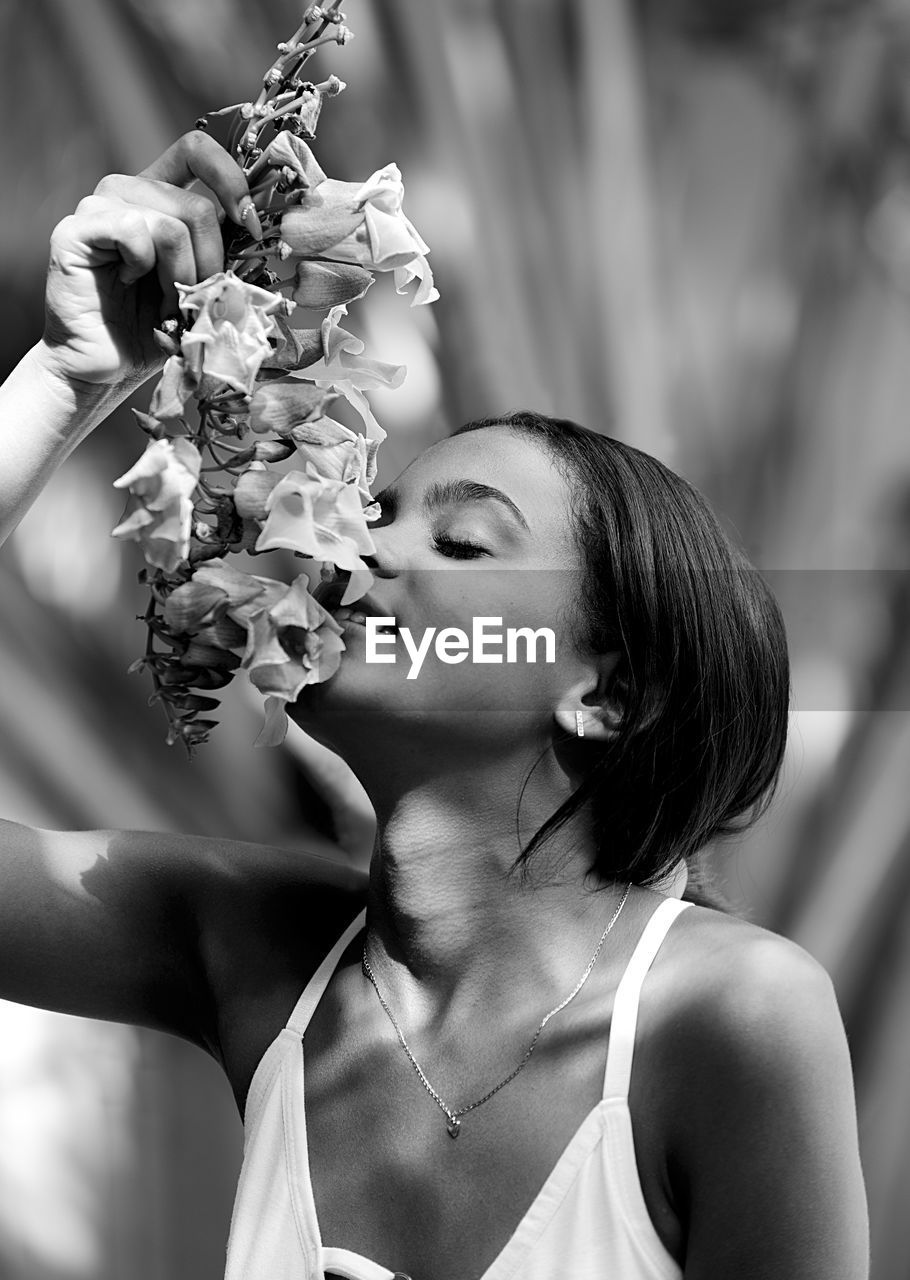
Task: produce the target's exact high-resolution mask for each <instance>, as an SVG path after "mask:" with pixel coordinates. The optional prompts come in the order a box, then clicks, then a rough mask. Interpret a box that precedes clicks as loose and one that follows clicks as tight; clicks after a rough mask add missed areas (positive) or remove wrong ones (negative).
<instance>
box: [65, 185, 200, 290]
mask: <svg viewBox="0 0 910 1280" xmlns="http://www.w3.org/2000/svg"><path fill="white" fill-rule="evenodd" d="M76 216H77V217H80V216H83V217H85V218H87V219H89V220H90V222H89V223H87V224H86V225H90V226H91V227H92V229H93V230H94V231H95V232H96V233H99V234H101V235H102V236H106V238H107V240H109V241H112V242H117V240H118V237H121V236H125V237H126V241H125V243H126V244H128V245H129V246H130V247H132V246H133V245H134V244H135V243H137V242H138V239H139V237H140V235H141V233H140V231H139V227H140V226H142V227H144V229H145V236H147V238H148V239H147V241H143V243H144V244H147V243H149V242H150V243H151V246H152V256H151V261H150V260H149V255H148V252H147V250H146V251H144V252H143V254H142V257H141V260H139V261H138V262H136V263H135V264H134V262H133V261H130V260H128V259H127V258H126V257H125V256H124V255H121V256H124V266H123V267H122V268H121V270H120V273H119V274H120V279H121V281H122V282H123V283H124V284H132V283H133V282H134V281H135V280H138V279H139V276H140V275H145V274H147V273H148V272H149V271H151V270H153V269H154V271H155V273H156V275H157V277H158V283H159V284H160V286H161V291H162V294H163V295H164V297H163V302H162V315H173V314H174V313H175V312H176V311H177V309H178V303H179V299H178V296H177V287H176V286H177V283H178V282H179V283H180V284H196V282H197V280H198V276H197V275H196V258H195V254H194V252H193V241H192V238H191V236H190V232H189V228H188V227H187V225H186V223H184V222H181V220H180V219H179V218H172V217H171V216H170V215H169V214H166V213H159V212H158V211H157V210H156V209H147V208H141V207H140V206H139V205H131V204H129V203H127V202H125V201H122V200H115V199H112V198H109V197H105V196H87V197H86V198H85V199H84V200H80V202H79V205H78V207H77V210H76ZM98 247H101V246H100V243H98ZM137 266H139V267H141V270H140V271H139V272H138V274H136V267H137Z"/></svg>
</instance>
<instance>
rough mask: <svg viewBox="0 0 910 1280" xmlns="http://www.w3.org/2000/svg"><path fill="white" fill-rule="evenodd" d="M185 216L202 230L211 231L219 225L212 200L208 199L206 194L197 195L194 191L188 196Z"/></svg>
mask: <svg viewBox="0 0 910 1280" xmlns="http://www.w3.org/2000/svg"><path fill="white" fill-rule="evenodd" d="M184 216H185V218H186V221H187V222H189V223H192V224H193V225H194V226H195V227H197V228H198V229H199V230H201V231H211V230H213V229H214V228H217V226H218V218H217V217H216V215H215V207H214V205H213V204H212V202H211V200H206V198H205V196H200V195H195V194H193V193H192V192H190V193H189V194H188V195H187V196H186V205H185V215H184Z"/></svg>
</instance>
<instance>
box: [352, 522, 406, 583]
mask: <svg viewBox="0 0 910 1280" xmlns="http://www.w3.org/2000/svg"><path fill="white" fill-rule="evenodd" d="M370 537H371V538H372V539H373V546H374V547H375V551H373V552H372V553H371V554H370V555H365V556H361V559H362V560H363V562H364V564H365V565H367V566H368V567H369V568H370V569H372V571H373V573H375V574H376V576H377V577H380V578H394V577H395V575H396V574H397V573H398V572H400V570H401V568H402V567H403V564H404V563H405V560H406V556H405V554H404V551H403V548H402V546H401V542H402V538H401V535H400V534H399V533H397V532H393V530H392V527H391V525H387V524H386V525H380V527H379V528H370Z"/></svg>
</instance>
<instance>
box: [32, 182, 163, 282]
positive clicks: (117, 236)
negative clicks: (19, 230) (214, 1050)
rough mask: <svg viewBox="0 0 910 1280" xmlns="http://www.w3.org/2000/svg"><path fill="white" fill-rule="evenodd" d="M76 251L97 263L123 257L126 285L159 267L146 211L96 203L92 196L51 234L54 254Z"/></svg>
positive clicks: (122, 275)
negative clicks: (122, 209)
mask: <svg viewBox="0 0 910 1280" xmlns="http://www.w3.org/2000/svg"><path fill="white" fill-rule="evenodd" d="M74 251H75V252H76V253H79V254H80V255H81V256H82V257H83V258H85V260H86V261H87V262H88V263H89V265H93V266H101V265H103V264H104V263H111V262H116V261H117V260H118V259H119V260H120V262H121V267H120V271H119V275H120V279H121V280H122V281H123V283H124V284H130V283H131V282H132V281H134V280H138V279H140V277H142V276H144V275H147V274H148V273H149V272H150V271H152V270H154V267H155V260H156V253H155V242H154V240H153V238H152V233H151V230H150V228H149V226H148V223H147V222H146V220H145V218H143V216H142V214H141V213H139V212H138V211H135V212H134V211H132V210H124V211H121V210H117V209H113V208H111V207H110V206H102V205H98V204H94V203H93V202H92V201H91V199H88V200H83V201H82V202H81V203H80V204H79V207H78V208H77V210H76V212H75V213H73V214H71V215H70V216H69V217H68V218H64V219H63V221H62V222H60V223H59V224H58V225H57V226H56V227H55V229H54V233H53V235H52V236H51V252H52V254H55V255H57V256H60V255H61V254H66V255H69V254H71V253H73V252H74Z"/></svg>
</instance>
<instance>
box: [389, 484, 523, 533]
mask: <svg viewBox="0 0 910 1280" xmlns="http://www.w3.org/2000/svg"><path fill="white" fill-rule="evenodd" d="M374 501H376V502H379V503H380V504H381V505H382V506H384V507H386V508H387V509H388V510H390V511H391V512H393V513H394V511H395V510H396V508H397V506H398V501H399V494H398V489H397V488H396V486H395V485H393V484H390V485H386V487H385V488H384V489H383V490H382V492H381V493H377V494H376V496H375V499H374ZM450 502H498V503H499V505H500V506H502V507H505V509H506V510H507V511H508V512H509V514H510V515H511V516H512V517H513V518H514V519H515V520H517V521H518V523H519V524H520V525H521V527H522V528H523V529H525V530H527V532H528V533H530V532H531V529H530V526H529V524H528V522H527V520H526V519H525V518H524V515H523V514H522V512H521V509H520V508H519V507H517V506H516V505H515V503H514V502H513V501H512V499H511V498H510V497H509V496H508V494H505V493H503V492H502V490H501V489H494V487H493V486H492V485H490V484H483V483H481V481H479V480H437V481H435V482H434V483H433V484H431V485H430V487H429V489H427V491H426V493H425V494H424V497H423V503H422V506H423V509H424V511H428V512H430V511H436V510H438V508H439V507H444V506H446V505H448V504H449V503H450Z"/></svg>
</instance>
